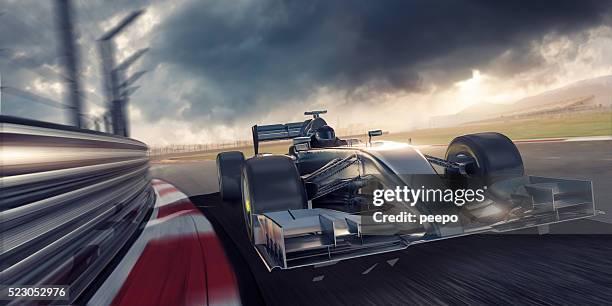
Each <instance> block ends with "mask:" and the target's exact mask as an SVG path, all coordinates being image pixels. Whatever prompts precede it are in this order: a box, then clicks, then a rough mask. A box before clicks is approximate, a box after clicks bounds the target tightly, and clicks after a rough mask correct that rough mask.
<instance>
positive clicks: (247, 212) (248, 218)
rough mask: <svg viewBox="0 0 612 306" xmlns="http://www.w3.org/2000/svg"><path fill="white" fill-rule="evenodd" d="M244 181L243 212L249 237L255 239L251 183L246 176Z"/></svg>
mask: <svg viewBox="0 0 612 306" xmlns="http://www.w3.org/2000/svg"><path fill="white" fill-rule="evenodd" d="M243 177H244V178H243V180H242V212H243V215H244V224H245V226H246V229H247V235H248V236H249V238H250V239H252V238H253V226H252V221H253V220H252V219H253V213H252V209H253V208H252V205H253V201H252V199H251V194H250V192H249V181H248V179H247V178H246V175H244V176H243Z"/></svg>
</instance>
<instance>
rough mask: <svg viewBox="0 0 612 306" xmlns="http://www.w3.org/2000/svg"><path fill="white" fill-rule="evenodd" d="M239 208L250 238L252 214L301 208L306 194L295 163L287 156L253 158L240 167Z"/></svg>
mask: <svg viewBox="0 0 612 306" xmlns="http://www.w3.org/2000/svg"><path fill="white" fill-rule="evenodd" d="M241 181H242V207H243V212H244V220H245V224H246V226H247V232H248V235H249V237H250V238H251V239H252V237H253V215H254V214H261V213H265V212H273V211H282V210H289V209H303V208H304V207H305V205H306V202H307V198H306V191H305V188H304V183H303V182H302V179H301V177H300V174H299V172H298V169H297V167H296V165H295V162H294V161H293V160H292V159H291V158H290V157H288V156H284V155H270V156H256V157H253V158H250V159H248V160H246V161H245V162H244V166H243V168H242V177H241Z"/></svg>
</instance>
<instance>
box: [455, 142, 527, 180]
mask: <svg viewBox="0 0 612 306" xmlns="http://www.w3.org/2000/svg"><path fill="white" fill-rule="evenodd" d="M446 159H447V160H449V161H453V162H466V161H473V162H474V164H473V166H471V167H468V168H467V169H466V170H467V172H468V175H469V176H470V177H473V178H476V179H479V180H480V181H481V183H482V184H483V185H486V186H491V185H492V184H494V183H495V182H498V181H502V180H507V179H510V178H516V177H521V176H524V175H525V168H524V166H523V159H522V158H521V154H520V153H519V151H518V149H517V148H516V145H514V143H513V142H512V141H511V140H510V139H509V138H508V137H506V136H505V135H503V134H500V133H492V132H490V133H478V134H468V135H463V136H459V137H457V138H455V139H453V141H452V142H451V143H450V145H449V146H448V149H447V150H446ZM447 175H456V173H455V171H453V170H447Z"/></svg>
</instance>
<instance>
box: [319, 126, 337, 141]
mask: <svg viewBox="0 0 612 306" xmlns="http://www.w3.org/2000/svg"><path fill="white" fill-rule="evenodd" d="M315 138H316V139H317V141H330V140H335V139H336V133H335V132H334V129H332V127H331V126H329V125H324V126H321V127H319V128H318V129H317V131H316V132H315Z"/></svg>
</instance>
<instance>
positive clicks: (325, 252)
mask: <svg viewBox="0 0 612 306" xmlns="http://www.w3.org/2000/svg"><path fill="white" fill-rule="evenodd" d="M325 113H326V111H310V112H305V113H304V114H305V115H307V116H312V118H310V119H307V120H305V121H303V122H295V123H286V124H273V125H255V126H253V127H252V133H253V146H254V153H255V154H254V156H252V157H250V158H248V159H245V157H244V155H243V153H241V152H238V151H230V152H222V153H220V154H218V156H217V170H218V180H219V191H220V195H221V197H222V198H223V200H224V203H227V205H236V204H237V203H238V202H239V203H240V206H241V209H242V211H243V216H244V218H243V222H240V221H239V220H237V222H236V224H237V225H236V226H242V225H239V224H240V223H244V226H245V230H246V234H247V235H248V237H249V239H250V241H251V243H252V244H253V246H254V247H255V249H256V250H257V252H258V253H259V255H260V257H261V258H262V259H263V261H264V263H265V265H266V267H267V268H268V269H269V270H272V269H274V268H281V269H288V268H296V267H302V266H308V265H315V264H322V263H326V262H332V261H339V260H344V259H349V258H354V257H359V256H367V255H372V254H378V253H383V252H390V251H397V250H402V249H405V248H407V247H408V246H410V245H412V244H416V243H422V242H427V241H432V240H437V239H444V238H450V237H457V236H461V235H466V234H473V233H480V232H486V231H498V232H503V231H509V230H516V229H521V228H525V227H533V226H542V225H546V224H549V223H554V222H560V221H566V220H572V219H578V218H585V217H590V216H593V215H594V214H595V209H594V203H593V194H592V186H591V185H592V184H591V182H590V181H581V180H568V179H556V178H546V177H536V176H527V175H525V170H524V166H523V162H522V158H521V155H520V153H519V151H518V149H517V147H516V146H515V144H514V143H513V142H512V141H511V140H510V139H509V138H508V137H506V136H504V135H502V134H499V133H493V132H490V133H477V134H469V135H463V136H459V137H456V138H455V139H454V140H453V141H451V142H450V144H449V145H448V148H447V150H446V156H445V158H444V159H441V158H436V157H434V156H429V155H425V154H423V153H421V152H420V151H419V149H418V148H417V147H416V146H412V145H410V144H407V143H398V142H391V141H377V140H376V139H375V138H376V137H379V136H382V135H383V134H384V133H383V132H382V131H381V130H371V131H369V132H368V135H367V140H365V139H364V140H363V141H361V140H359V139H340V138H339V137H337V136H336V134H335V131H334V129H333V128H332V127H330V126H329V125H328V124H327V122H326V121H325V120H324V119H323V118H322V117H321V115H322V114H325ZM281 140H284V141H291V142H290V144H289V145H288V147H289V148H288V152H287V154H267V153H260V152H259V151H260V150H259V144H260V143H261V142H266V141H281ZM410 190H412V191H411V192H413V193H412V195H414V194H415V193H416V194H419V193H420V192H422V193H420V195H424V194H433V195H434V196H435V195H442V194H443V193H444V195H446V194H447V193H445V192H448V191H449V190H450V192H448V195H450V198H453V196H454V197H455V199H451V200H450V201H453V200H454V201H455V202H454V204H455V205H453V203H450V204H449V203H448V201H447V199H444V200H442V199H435V200H428V199H424V198H423V197H422V196H421V197H416V198H413V199H412V200H413V201H412V202H411V203H406V202H402V200H406V199H402V198H401V196H400V195H401V193H402V192H403V193H404V195H406V192H407V191H410ZM419 190H420V191H419ZM468 190H472V193H474V192H475V193H476V194H478V192H479V191H480V192H482V193H484V194H482V197H481V198H480V199H477V200H472V201H468V202H467V203H466V202H465V201H463V203H457V202H456V200H457V196H458V195H462V196H465V195H466V193H469V192H468ZM474 190H475V191H474ZM414 191H416V192H414ZM430 191H433V192H431V193H430ZM408 194H410V193H408ZM394 196H396V197H394ZM434 198H435V197H434ZM473 198H474V197H473ZM464 200H465V199H464ZM377 201H378V203H377ZM380 202H384V203H383V204H381V203H380ZM232 203H233V204H232ZM410 216H411V217H410ZM381 220H382V221H381ZM397 220H400V221H401V222H397Z"/></svg>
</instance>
